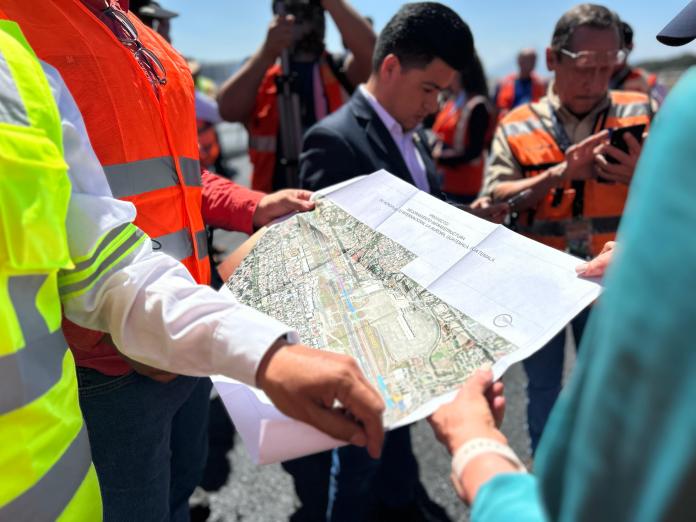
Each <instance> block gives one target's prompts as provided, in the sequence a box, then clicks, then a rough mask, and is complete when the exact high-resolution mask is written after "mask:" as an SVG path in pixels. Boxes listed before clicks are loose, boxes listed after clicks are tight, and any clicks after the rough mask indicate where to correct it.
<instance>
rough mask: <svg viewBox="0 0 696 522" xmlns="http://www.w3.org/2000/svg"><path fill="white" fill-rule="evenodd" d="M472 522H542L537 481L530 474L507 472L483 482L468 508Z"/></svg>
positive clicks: (544, 517)
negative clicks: (470, 507) (470, 506)
mask: <svg viewBox="0 0 696 522" xmlns="http://www.w3.org/2000/svg"><path fill="white" fill-rule="evenodd" d="M471 520H472V522H509V521H511V520H514V521H515V522H544V521H546V520H547V518H546V515H545V514H544V510H543V508H542V504H541V499H540V497H539V490H538V484H537V479H536V477H535V476H534V475H530V474H529V473H506V474H504V475H498V476H496V477H495V478H493V479H491V480H489V481H488V482H486V483H485V484H484V485H483V486H481V488H480V489H479V491H478V494H477V495H476V500H475V501H474V505H473V506H472V509H471Z"/></svg>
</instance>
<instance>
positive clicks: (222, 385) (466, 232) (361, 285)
mask: <svg viewBox="0 0 696 522" xmlns="http://www.w3.org/2000/svg"><path fill="white" fill-rule="evenodd" d="M316 201H317V208H316V209H315V210H314V211H312V212H310V213H304V214H297V215H295V216H293V217H292V218H290V219H288V220H286V221H283V222H281V223H278V224H276V225H273V226H272V227H270V228H269V230H268V231H267V232H266V234H265V235H264V236H263V237H262V238H261V239H260V240H259V242H258V243H257V245H256V246H255V247H254V249H253V250H252V252H251V253H250V254H249V255H248V256H247V257H246V258H245V259H244V261H243V262H242V263H241V265H240V266H239V268H238V269H237V271H236V272H235V273H234V275H233V276H232V277H231V278H230V280H229V281H228V282H227V286H226V291H231V292H232V293H233V294H234V295H235V296H236V297H237V298H238V299H239V300H240V301H241V302H243V303H245V304H248V305H250V306H253V307H255V308H257V309H259V310H261V311H262V312H264V313H267V314H268V315H271V316H273V317H274V318H276V319H278V320H281V321H284V322H285V323H286V324H288V325H289V326H291V327H293V328H294V329H295V330H297V332H298V333H299V336H300V339H301V340H302V342H303V343H305V344H307V345H309V346H313V347H316V348H319V349H327V350H330V351H334V352H338V353H345V354H348V355H352V356H353V357H355V358H356V360H357V361H358V363H359V364H360V366H361V368H362V369H363V371H364V373H365V375H366V376H367V378H368V379H369V380H370V381H371V382H372V383H373V385H374V386H375V388H376V389H377V390H378V391H379V392H380V394H381V395H382V397H383V398H384V400H385V403H386V404H387V410H386V412H385V415H384V423H385V427H386V428H388V429H393V428H396V427H399V426H403V425H406V424H409V423H411V422H415V421H417V420H419V419H422V418H424V417H425V416H427V415H429V414H430V413H432V412H433V411H434V410H435V409H436V408H437V407H438V406H439V405H441V404H443V403H444V402H447V401H449V400H451V399H452V397H453V395H454V394H455V393H456V390H457V389H458V387H459V386H460V385H461V384H462V383H463V382H464V381H465V380H466V378H467V377H468V376H469V375H470V374H471V373H473V371H475V370H476V369H477V368H479V367H481V366H492V368H493V373H494V374H495V376H496V378H498V377H500V376H501V375H502V374H503V372H504V371H505V370H506V369H507V368H508V367H509V366H510V365H511V364H513V363H515V362H518V361H520V360H522V359H524V358H526V357H528V356H529V355H531V354H532V353H534V352H535V351H536V350H538V349H539V348H541V347H542V346H544V345H545V344H546V343H547V342H548V341H549V340H550V339H551V338H552V337H553V336H554V335H556V334H557V333H558V332H559V331H560V330H561V329H562V328H563V327H564V326H565V325H566V324H567V323H568V322H569V321H570V320H571V319H572V318H573V317H575V316H576V315H577V314H578V313H580V311H582V310H583V309H584V308H585V307H586V306H587V305H589V304H590V303H591V302H592V301H593V300H595V299H596V298H597V297H598V295H599V293H600V290H601V287H600V285H599V284H598V283H597V282H596V281H591V280H586V279H581V278H578V277H577V276H576V274H575V267H576V266H577V265H578V263H579V262H580V261H579V260H578V259H577V258H574V257H572V256H570V255H567V254H564V253H562V252H559V251H557V250H555V249H552V248H549V247H547V246H544V245H542V244H540V243H537V242H535V241H532V240H530V239H527V238H525V237H523V236H521V235H519V234H517V233H515V232H512V231H511V230H509V229H507V228H505V227H504V226H501V225H496V224H493V223H489V222H487V221H484V220H482V219H479V218H477V217H475V216H473V215H471V214H468V213H466V212H464V211H462V210H459V209H456V208H454V207H452V206H450V205H448V204H446V203H444V202H442V201H440V200H438V199H436V198H433V197H432V196H430V195H428V194H426V193H424V192H421V191H419V190H418V189H416V188H415V187H413V186H412V185H409V184H408V183H406V182H404V181H402V180H400V179H399V178H396V177H394V176H392V175H391V174H389V173H387V172H385V171H380V172H377V173H375V174H372V175H370V176H364V177H362V178H359V179H356V180H354V181H353V182H352V183H344V184H341V185H340V186H336V187H333V188H330V189H327V190H325V191H322V192H321V193H320V194H318V197H317V198H316ZM214 382H215V386H216V387H217V389H218V391H219V392H220V395H221V397H222V399H223V401H224V402H225V405H226V407H227V409H228V411H229V413H230V415H231V417H232V420H233V421H234V423H235V425H236V426H237V429H238V430H239V433H240V435H241V437H242V439H243V441H244V443H245V445H246V447H247V449H248V450H249V452H250V454H251V456H252V458H253V459H254V461H256V462H258V463H270V462H277V461H281V460H287V459H291V458H295V457H299V456H302V455H307V454H310V453H314V452H317V451H322V450H325V449H329V448H332V447H336V446H338V445H340V444H341V443H340V441H336V440H334V439H331V438H330V437H327V436H326V435H323V434H321V433H320V432H318V431H317V430H315V429H314V428H312V427H310V426H308V425H305V424H303V423H300V422H297V421H294V420H291V419H288V418H287V417H285V416H284V415H282V414H281V413H279V412H278V411H277V410H276V409H275V408H274V407H273V406H272V405H271V403H270V401H269V400H268V398H266V397H265V395H264V394H263V393H262V392H259V391H258V390H252V389H251V388H249V387H247V386H245V385H243V384H241V383H238V382H235V381H232V380H229V379H224V378H215V379H214Z"/></svg>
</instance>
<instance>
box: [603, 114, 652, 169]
mask: <svg viewBox="0 0 696 522" xmlns="http://www.w3.org/2000/svg"><path fill="white" fill-rule="evenodd" d="M644 132H645V124H644V123H641V124H640V125H630V126H628V127H617V128H615V129H609V144H610V145H611V146H613V147H616V148H617V149H619V150H620V151H622V152H625V153H626V154H628V153H629V150H628V144H627V143H626V140H625V139H624V135H625V134H626V133H629V134H631V135H632V136H633V137H634V138H635V139H636V141H637V142H638V143H639V144H642V143H643V133H644ZM605 157H606V158H607V161H608V162H609V163H613V164H614V165H616V164H617V163H619V161H618V160H617V159H616V158H614V157H613V156H612V155H611V154H609V153H607V154H605Z"/></svg>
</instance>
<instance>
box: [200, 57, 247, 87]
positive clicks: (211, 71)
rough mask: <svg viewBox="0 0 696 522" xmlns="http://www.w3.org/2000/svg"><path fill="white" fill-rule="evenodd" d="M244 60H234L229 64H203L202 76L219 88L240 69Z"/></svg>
mask: <svg viewBox="0 0 696 522" xmlns="http://www.w3.org/2000/svg"><path fill="white" fill-rule="evenodd" d="M245 61H246V59H244V60H234V61H229V62H201V72H200V74H201V76H205V77H206V78H210V79H211V80H213V81H214V82H215V84H216V85H217V86H220V85H222V83H223V82H224V81H225V80H227V78H229V77H230V76H232V75H233V74H234V73H235V72H237V69H239V68H240V67H241V66H242V64H243V63H244V62H245Z"/></svg>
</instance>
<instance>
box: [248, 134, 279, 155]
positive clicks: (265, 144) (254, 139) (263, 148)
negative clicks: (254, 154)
mask: <svg viewBox="0 0 696 522" xmlns="http://www.w3.org/2000/svg"><path fill="white" fill-rule="evenodd" d="M277 142H278V140H277V138H276V137H275V136H249V148H250V149H255V150H256V151H258V152H275V151H276V146H277Z"/></svg>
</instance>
